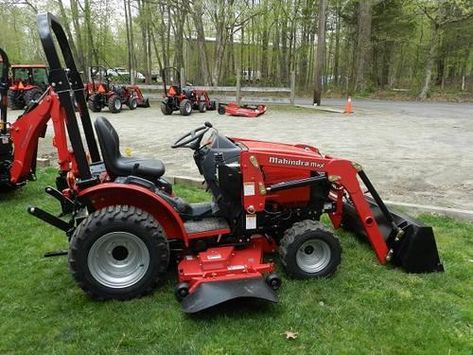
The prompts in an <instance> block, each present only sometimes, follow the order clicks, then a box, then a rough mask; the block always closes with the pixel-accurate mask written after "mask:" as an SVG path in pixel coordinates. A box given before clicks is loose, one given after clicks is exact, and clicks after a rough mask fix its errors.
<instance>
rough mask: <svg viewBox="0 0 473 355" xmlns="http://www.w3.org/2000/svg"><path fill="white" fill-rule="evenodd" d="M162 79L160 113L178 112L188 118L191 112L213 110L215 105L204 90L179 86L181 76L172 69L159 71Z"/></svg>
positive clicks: (175, 69) (177, 71)
mask: <svg viewBox="0 0 473 355" xmlns="http://www.w3.org/2000/svg"><path fill="white" fill-rule="evenodd" d="M161 77H162V79H163V87H164V100H163V101H162V102H161V112H162V113H163V114H164V115H171V114H172V113H173V112H174V111H179V112H180V113H181V115H183V116H189V115H190V114H191V113H192V110H199V112H205V111H207V110H215V109H216V108H217V103H216V102H215V101H213V100H210V99H209V95H208V93H207V91H206V90H199V89H194V88H193V87H191V86H184V87H182V86H181V75H180V73H179V70H177V68H174V67H167V68H164V69H163V70H161Z"/></svg>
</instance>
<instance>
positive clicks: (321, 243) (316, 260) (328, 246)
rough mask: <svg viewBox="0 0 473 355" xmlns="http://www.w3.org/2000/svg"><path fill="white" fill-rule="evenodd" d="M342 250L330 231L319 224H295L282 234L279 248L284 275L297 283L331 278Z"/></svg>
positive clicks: (305, 222)
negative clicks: (301, 280)
mask: <svg viewBox="0 0 473 355" xmlns="http://www.w3.org/2000/svg"><path fill="white" fill-rule="evenodd" d="M341 252H342V248H341V246H340V242H339V240H338V238H337V237H336V236H335V234H334V233H333V231H331V230H330V229H329V228H328V227H326V226H325V225H323V224H322V223H321V222H318V221H313V220H305V221H301V222H296V223H294V224H293V226H292V227H291V228H289V229H287V230H286V231H285V232H284V236H283V238H282V239H281V242H280V246H279V254H280V256H281V262H282V264H283V265H284V268H285V270H286V273H287V274H288V275H289V276H291V277H294V278H297V279H309V278H319V277H327V276H330V275H332V274H333V273H334V272H335V271H336V270H337V267H338V265H339V264H340V261H341Z"/></svg>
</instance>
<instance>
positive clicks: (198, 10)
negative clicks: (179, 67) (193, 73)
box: [192, 0, 210, 85]
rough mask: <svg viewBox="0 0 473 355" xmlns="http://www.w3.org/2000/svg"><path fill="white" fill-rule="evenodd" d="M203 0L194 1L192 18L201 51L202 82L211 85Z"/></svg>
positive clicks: (198, 47)
mask: <svg viewBox="0 0 473 355" xmlns="http://www.w3.org/2000/svg"><path fill="white" fill-rule="evenodd" d="M203 13H204V11H203V9H202V0H196V1H194V11H192V18H193V20H194V26H195V30H196V32H197V49H198V51H199V68H200V73H201V76H202V79H203V81H202V84H204V85H209V83H210V74H209V61H208V59H207V46H206V43H205V33H204V24H203V22H202V16H203Z"/></svg>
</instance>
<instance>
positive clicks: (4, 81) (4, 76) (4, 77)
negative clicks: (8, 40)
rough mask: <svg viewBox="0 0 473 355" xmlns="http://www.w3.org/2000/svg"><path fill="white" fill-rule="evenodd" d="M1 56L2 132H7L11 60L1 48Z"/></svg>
mask: <svg viewBox="0 0 473 355" xmlns="http://www.w3.org/2000/svg"><path fill="white" fill-rule="evenodd" d="M0 57H1V60H2V72H1V77H0V133H1V134H6V133H7V106H8V98H7V97H8V84H9V83H8V70H9V69H10V61H9V60H8V56H7V54H6V53H5V51H4V50H3V49H1V48H0Z"/></svg>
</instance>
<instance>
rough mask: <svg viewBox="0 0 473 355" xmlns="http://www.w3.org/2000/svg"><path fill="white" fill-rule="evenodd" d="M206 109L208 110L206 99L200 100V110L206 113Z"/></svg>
mask: <svg viewBox="0 0 473 355" xmlns="http://www.w3.org/2000/svg"><path fill="white" fill-rule="evenodd" d="M205 111H207V104H206V103H205V101H202V102H199V112H200V113H204V112H205Z"/></svg>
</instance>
